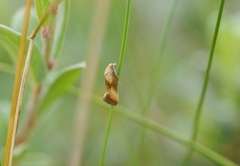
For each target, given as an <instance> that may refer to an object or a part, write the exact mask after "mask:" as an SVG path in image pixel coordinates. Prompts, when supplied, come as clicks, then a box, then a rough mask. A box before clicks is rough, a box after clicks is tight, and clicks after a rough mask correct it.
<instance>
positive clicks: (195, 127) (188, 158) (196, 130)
mask: <svg viewBox="0 0 240 166" xmlns="http://www.w3.org/2000/svg"><path fill="white" fill-rule="evenodd" d="M224 2H225V0H222V1H221V4H220V8H219V12H218V17H217V22H216V27H215V30H214V35H213V41H212V46H211V51H210V55H209V60H208V65H207V70H206V73H205V78H204V83H203V87H202V92H201V96H200V99H199V102H198V105H197V110H196V114H195V117H194V124H193V132H192V137H191V140H192V142H195V141H196V139H197V135H198V133H199V125H200V116H201V112H202V106H203V102H204V99H205V96H206V91H207V86H208V80H209V75H210V70H211V66H212V60H213V54H214V49H215V45H216V41H217V36H218V31H219V27H220V22H221V18H222V13H223V8H224ZM192 154H193V149H192V148H191V149H189V151H188V152H187V155H186V158H185V161H184V165H190V162H191V157H192Z"/></svg>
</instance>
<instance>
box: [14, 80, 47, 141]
mask: <svg viewBox="0 0 240 166" xmlns="http://www.w3.org/2000/svg"><path fill="white" fill-rule="evenodd" d="M41 89H42V86H41V85H37V87H35V88H33V89H32V94H31V97H30V100H29V102H28V108H27V117H26V120H25V124H24V126H23V130H22V132H21V133H19V134H18V135H17V138H16V145H19V144H21V143H23V142H26V141H27V138H28V136H29V134H30V132H31V129H32V128H33V127H34V126H35V123H36V120H35V118H34V110H35V109H36V105H37V103H38V100H39V94H40V92H41Z"/></svg>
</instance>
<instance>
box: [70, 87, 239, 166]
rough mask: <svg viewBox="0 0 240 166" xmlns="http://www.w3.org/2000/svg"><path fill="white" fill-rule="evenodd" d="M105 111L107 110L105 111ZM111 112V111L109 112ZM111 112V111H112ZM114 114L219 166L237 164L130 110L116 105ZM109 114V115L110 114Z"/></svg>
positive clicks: (94, 98) (97, 99)
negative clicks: (160, 135) (189, 149)
mask: <svg viewBox="0 0 240 166" xmlns="http://www.w3.org/2000/svg"><path fill="white" fill-rule="evenodd" d="M69 92H70V93H71V94H74V95H77V96H78V95H79V94H82V92H79V89H78V88H75V87H72V88H71V89H69ZM91 100H92V101H93V102H94V103H96V104H97V105H99V106H101V107H103V108H108V105H106V104H105V103H103V102H102V98H101V97H99V96H97V95H92V96H91ZM105 110H107V109H105ZM110 111H112V110H110ZM112 112H113V111H112ZM114 113H116V114H119V115H121V116H123V117H125V118H128V119H130V120H131V121H132V122H135V123H137V124H139V125H141V126H143V127H146V128H148V129H150V130H152V131H155V132H156V133H159V134H162V135H164V136H165V137H167V138H169V139H171V140H173V141H175V142H177V143H179V144H181V145H183V146H185V147H188V148H192V149H194V150H195V151H196V152H198V153H199V154H202V155H203V156H205V157H206V158H208V159H210V160H211V161H213V162H215V163H217V164H219V165H227V166H237V164H235V163H233V162H232V161H230V160H229V159H227V158H225V157H224V156H221V155H220V154H218V153H216V152H214V151H213V150H211V149H209V148H207V147H205V146H203V145H201V144H199V143H194V142H192V141H190V140H187V139H185V138H183V137H181V136H180V135H179V134H178V133H176V132H175V131H173V130H171V129H170V128H167V127H165V126H163V125H161V124H159V123H158V122H155V121H153V120H151V119H149V118H147V117H144V116H142V115H139V114H136V113H134V112H133V111H132V110H129V109H127V108H125V107H123V106H121V105H118V107H116V108H115V109H114ZM110 114H111V113H110Z"/></svg>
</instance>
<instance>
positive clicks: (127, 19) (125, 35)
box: [117, 0, 131, 77]
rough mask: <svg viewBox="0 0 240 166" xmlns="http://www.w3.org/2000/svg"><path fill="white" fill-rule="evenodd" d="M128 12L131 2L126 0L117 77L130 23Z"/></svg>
mask: <svg viewBox="0 0 240 166" xmlns="http://www.w3.org/2000/svg"><path fill="white" fill-rule="evenodd" d="M130 11H131V0H127V9H126V14H125V22H124V30H123V38H122V46H121V51H120V56H119V61H118V71H117V75H118V77H120V75H121V71H122V65H123V60H124V56H125V50H126V45H127V36H128V29H129V21H130Z"/></svg>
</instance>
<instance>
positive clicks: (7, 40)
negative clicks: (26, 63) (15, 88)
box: [0, 25, 47, 83]
mask: <svg viewBox="0 0 240 166" xmlns="http://www.w3.org/2000/svg"><path fill="white" fill-rule="evenodd" d="M0 42H1V43H2V45H3V46H4V47H5V49H6V50H7V51H8V53H9V54H8V55H9V56H10V57H11V58H12V60H13V61H14V62H16V61H17V55H18V50H19V43H20V34H19V33H18V32H16V31H14V30H12V29H10V28H8V27H6V26H4V25H0ZM28 43H29V42H28ZM27 45H28V44H27ZM30 71H31V76H32V83H41V82H42V81H43V80H44V79H45V77H46V74H47V67H46V64H45V63H44V61H43V57H42V56H41V53H40V51H39V49H38V48H37V47H36V46H34V49H33V55H32V60H31V68H30Z"/></svg>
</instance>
